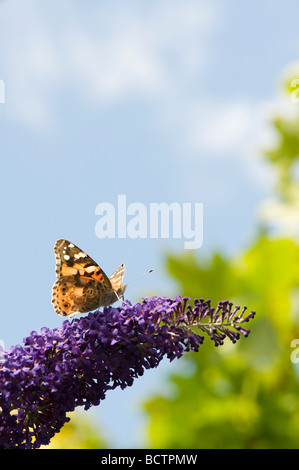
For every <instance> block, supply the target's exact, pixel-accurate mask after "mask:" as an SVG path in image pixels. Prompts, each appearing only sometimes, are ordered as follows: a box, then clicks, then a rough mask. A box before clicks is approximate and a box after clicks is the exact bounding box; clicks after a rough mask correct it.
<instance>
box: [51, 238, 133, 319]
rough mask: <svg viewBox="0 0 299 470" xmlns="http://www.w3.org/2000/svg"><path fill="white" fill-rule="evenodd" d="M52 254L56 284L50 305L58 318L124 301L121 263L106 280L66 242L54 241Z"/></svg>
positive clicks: (96, 266)
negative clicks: (51, 304)
mask: <svg viewBox="0 0 299 470" xmlns="http://www.w3.org/2000/svg"><path fill="white" fill-rule="evenodd" d="M54 253H55V255H56V276H57V281H56V282H55V284H54V286H53V292H52V294H53V295H52V303H53V305H54V309H55V311H56V313H58V315H62V316H64V317H72V316H73V315H75V314H76V313H86V312H90V311H91V310H95V309H97V308H99V307H106V306H108V305H111V304H113V303H114V302H116V301H117V300H123V298H124V292H125V290H126V287H127V286H126V285H124V286H123V285H122V282H123V278H124V274H125V265H124V264H121V265H120V266H119V267H118V268H117V269H116V270H115V271H114V273H113V274H112V275H111V276H110V277H108V276H106V274H105V273H104V271H103V270H102V269H101V268H100V267H99V266H98V264H97V263H96V262H95V261H93V260H92V259H91V258H90V256H88V255H87V254H86V253H85V252H84V251H83V250H81V249H80V248H78V247H77V246H76V245H74V244H73V243H71V242H69V241H67V240H57V241H56V243H55V246H54Z"/></svg>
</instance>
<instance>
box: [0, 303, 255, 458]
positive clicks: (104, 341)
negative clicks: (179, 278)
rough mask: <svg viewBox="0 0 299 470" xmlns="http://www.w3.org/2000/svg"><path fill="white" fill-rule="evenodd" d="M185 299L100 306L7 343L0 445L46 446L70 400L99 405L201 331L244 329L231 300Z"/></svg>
mask: <svg viewBox="0 0 299 470" xmlns="http://www.w3.org/2000/svg"><path fill="white" fill-rule="evenodd" d="M189 300H190V299H189V298H181V297H180V296H177V297H175V298H174V299H169V298H165V297H152V298H145V299H144V300H143V301H142V302H141V303H136V304H134V305H131V304H130V302H125V303H123V305H122V306H121V307H118V308H115V307H106V308H104V310H103V311H96V312H93V313H89V314H88V315H86V316H83V317H81V318H78V319H74V320H72V321H71V322H69V321H68V320H66V321H64V322H63V324H62V325H61V326H60V327H58V328H54V329H53V330H50V329H48V328H42V329H41V332H40V333H37V332H36V331H32V332H31V334H30V336H28V337H27V338H25V339H24V341H23V346H20V345H17V346H14V347H11V348H9V349H8V350H6V351H5V352H4V353H3V354H2V359H1V362H0V448H26V449H32V448H38V447H40V445H42V444H48V443H49V442H50V439H51V438H52V437H53V436H54V434H55V433H57V432H59V430H60V429H61V427H62V426H63V425H64V423H65V422H67V421H68V420H69V418H67V417H66V413H67V412H69V411H73V410H74V409H75V408H76V407H77V406H84V408H85V409H88V408H89V407H91V406H92V405H94V406H95V405H98V404H99V403H100V401H101V400H103V399H104V398H105V395H106V392H107V391H108V390H112V389H114V388H116V387H121V388H122V389H124V388H125V387H127V386H130V385H132V383H133V381H134V379H135V378H137V377H138V376H140V375H142V374H143V373H144V370H145V369H150V368H153V367H157V366H158V364H159V363H160V361H161V360H162V359H163V357H167V358H168V359H169V360H171V361H172V360H173V359H175V358H180V357H181V356H182V354H183V353H184V352H185V351H190V350H192V351H198V348H199V346H200V345H201V344H202V342H203V339H204V337H203V336H200V335H199V334H198V331H202V332H203V333H205V334H207V335H209V336H210V338H211V339H212V340H213V341H214V343H215V345H216V346H218V345H221V344H223V340H224V338H225V337H226V336H228V337H229V338H230V339H231V340H232V341H233V342H236V341H237V339H239V337H240V333H241V334H242V335H244V336H247V335H248V333H249V330H247V329H245V328H243V327H242V326H241V324H242V323H244V322H247V321H248V320H249V319H250V318H252V317H253V316H254V312H251V313H250V314H249V315H247V316H244V313H245V309H243V311H242V313H241V314H239V315H237V313H239V307H236V308H235V309H234V310H233V308H232V304H231V303H229V302H227V301H225V302H219V304H218V306H217V308H216V310H215V309H214V308H212V307H211V305H210V301H204V300H203V299H200V300H197V299H195V300H194V302H193V306H191V305H190V304H189Z"/></svg>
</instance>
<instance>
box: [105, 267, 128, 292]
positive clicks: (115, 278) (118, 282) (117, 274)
mask: <svg viewBox="0 0 299 470" xmlns="http://www.w3.org/2000/svg"><path fill="white" fill-rule="evenodd" d="M125 269H126V267H125V265H124V264H121V265H120V266H118V268H117V269H116V270H115V271H114V273H112V274H111V276H110V277H109V279H110V282H111V285H112V288H113V290H117V289H119V288H120V287H121V286H122V283H123V279H124V275H125Z"/></svg>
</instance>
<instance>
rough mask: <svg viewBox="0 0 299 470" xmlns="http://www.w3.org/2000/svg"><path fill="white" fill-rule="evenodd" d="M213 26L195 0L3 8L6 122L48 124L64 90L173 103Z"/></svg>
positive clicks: (98, 97)
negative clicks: (204, 38)
mask: <svg viewBox="0 0 299 470" xmlns="http://www.w3.org/2000/svg"><path fill="white" fill-rule="evenodd" d="M16 12H17V13H18V14H16ZM214 22H215V18H214V14H213V9H211V8H210V7H209V6H208V3H207V2H204V1H202V2H198V1H195V0H185V1H184V2H181V1H175V0H171V1H170V0H159V1H158V0H155V1H152V2H151V3H150V4H148V2H134V1H132V2H126V4H125V5H124V4H123V3H122V2H120V1H117V0H112V1H110V2H109V3H107V2H97V3H96V4H93V5H92V6H90V5H89V6H86V7H85V5H83V4H82V5H80V6H77V5H75V4H74V3H73V2H71V1H70V0H60V2H58V1H55V0H54V1H53V2H51V4H45V3H44V2H39V1H38V0H28V1H27V2H23V1H22V0H10V1H9V2H4V3H3V4H2V5H1V8H0V26H2V28H1V29H0V40H1V43H2V45H3V46H2V47H3V48H4V51H3V54H2V59H1V65H2V71H3V72H4V75H5V77H6V78H5V79H6V85H7V90H8V92H7V98H8V99H7V109H9V113H10V115H11V118H12V119H19V120H21V121H22V122H24V123H25V124H26V125H28V124H29V125H30V124H31V125H32V126H36V127H37V128H39V127H40V126H42V125H44V126H49V125H51V123H53V122H54V119H55V99H56V97H57V96H60V97H61V96H62V95H63V90H65V89H66V88H67V89H69V88H72V89H73V90H74V93H78V94H79V95H80V97H81V98H82V99H89V100H90V101H92V102H93V103H98V102H99V103H103V102H105V103H106V104H109V103H110V102H113V103H114V102H115V101H116V100H123V99H126V98H128V97H134V98H135V97H136V96H137V97H138V96H142V99H145V100H148V102H151V101H153V102H155V101H156V102H158V101H159V100H161V99H162V100H163V101H164V102H165V100H167V99H168V100H169V99H172V100H175V99H176V95H177V94H178V93H182V92H183V90H187V89H188V80H190V79H191V78H192V77H196V75H197V73H198V71H199V70H200V68H201V67H202V66H203V63H204V57H205V52H204V43H203V37H204V35H205V34H206V32H207V31H209V30H211V28H213V25H214ZM57 92H59V93H57Z"/></svg>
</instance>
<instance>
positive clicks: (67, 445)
mask: <svg viewBox="0 0 299 470" xmlns="http://www.w3.org/2000/svg"><path fill="white" fill-rule="evenodd" d="M69 417H70V418H71V420H70V421H69V422H68V423H66V424H65V425H64V426H63V428H62V429H61V431H60V432H59V433H57V434H56V435H55V436H54V437H53V439H52V440H51V443H50V444H49V445H47V446H42V447H41V449H42V448H43V449H106V448H107V444H106V442H105V441H104V439H103V438H102V437H101V434H100V431H99V428H98V426H97V425H96V423H94V421H93V420H92V419H91V417H90V415H89V418H88V417H86V415H85V413H84V414H83V412H78V411H76V412H73V413H69Z"/></svg>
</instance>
